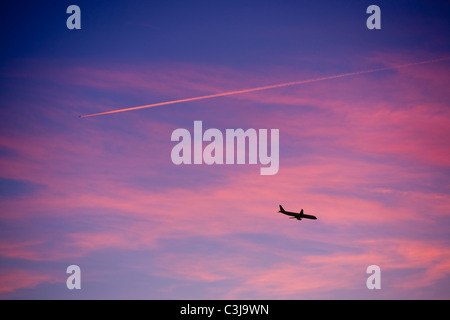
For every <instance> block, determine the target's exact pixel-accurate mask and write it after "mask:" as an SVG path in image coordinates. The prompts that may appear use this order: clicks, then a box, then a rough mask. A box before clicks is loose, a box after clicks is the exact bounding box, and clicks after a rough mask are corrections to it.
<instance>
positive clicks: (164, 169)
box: [0, 0, 450, 299]
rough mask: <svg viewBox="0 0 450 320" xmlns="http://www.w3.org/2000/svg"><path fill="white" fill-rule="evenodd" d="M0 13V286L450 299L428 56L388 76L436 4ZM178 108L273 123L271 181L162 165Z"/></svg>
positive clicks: (21, 291) (449, 40)
mask: <svg viewBox="0 0 450 320" xmlns="http://www.w3.org/2000/svg"><path fill="white" fill-rule="evenodd" d="M71 4H76V5H78V6H79V7H80V8H81V30H68V29H67V27H66V19H67V18H68V17H69V14H67V13H66V9H67V7H68V6H69V5H71ZM371 4H376V5H378V6H379V7H380V8H381V29H380V30H369V29H368V28H367V27H366V19H367V18H368V17H369V15H368V14H367V13H366V9H367V7H368V6H369V5H371ZM0 12H1V13H0V15H1V17H0V28H1V32H0V37H1V43H2V49H1V50H0V298H1V299H450V234H449V230H450V90H449V83H450V60H446V61H440V62H436V63H429V64H422V65H415V66H411V67H407V68H395V66H397V65H402V64H408V63H414V62H420V61H425V60H430V59H436V58H442V57H450V34H449V30H450V20H449V19H448V17H449V16H450V4H449V3H448V1H444V0H443V1H425V0H423V1H416V0H412V1H411V0H409V1H406V0H398V1H380V0H376V1H372V0H371V1H356V0H351V1H331V0H330V1H323V0H320V1H298V0H296V1H256V0H255V1H245V0H240V1H234V0H226V1H147V0H135V1H112V0H109V1H103V0H96V1H80V0H76V1H39V2H37V1H33V2H31V1H30V3H27V2H22V1H14V2H13V1H10V2H8V3H5V4H2V8H1V11H0ZM390 67H393V68H392V69H391V70H386V71H380V72H375V73H369V74H362V75H358V76H352V77H343V78H337V79H330V80H324V81H319V82H314V83H307V84H303V85H298V86H289V87H284V88H275V89H270V90H264V91H257V92H251V93H243V94H239V95H231V96H226V97H217V98H211V99H205V100H198V101H190V102H183V103H178V104H173V105H167V106H161V107H155V108H150V109H142V110H135V111H129V112H123V113H116V114H109V115H101V116H96V117H89V118H80V117H79V116H80V115H85V114H92V113H100V112H105V111H109V110H114V109H121V108H128V107H134V106H141V105H147V104H153V103H158V102H165V101H171V100H178V99H185V98H191V97H197V96H203V95H212V94H216V93H221V92H228V91H235V90H242V89H247V88H254V87H261V86H268V85H273V84H278V83H286V82H291V81H301V80H308V79H315V78H321V77H327V76H332V75H338V74H345V73H351V72H358V71H364V70H371V69H377V68H390ZM197 120H198V121H202V122H203V128H204V130H206V129H209V128H217V129H219V130H221V131H222V132H225V130H226V129H237V128H242V129H244V130H247V129H249V128H254V129H269V130H270V129H279V143H280V156H279V158H280V159H279V160H280V165H279V171H278V173H277V174H275V175H260V168H261V165H260V164H257V165H249V164H245V165H237V164H235V165H206V164H202V165H194V164H192V165H175V164H173V163H172V160H171V151H172V148H173V147H174V146H175V145H176V143H175V142H172V141H171V135H172V132H173V131H174V130H175V129H177V128H185V129H188V130H189V131H191V132H193V128H194V121H197ZM205 145H206V143H204V146H205ZM279 204H281V205H283V207H284V208H285V209H286V210H289V211H296V212H299V211H300V210H301V209H304V211H305V213H307V214H314V215H316V216H317V217H318V220H315V221H312V220H302V221H297V220H290V219H288V217H287V216H284V215H282V214H280V213H277V211H278V205H279ZM73 264H75V265H78V266H79V267H80V268H81V287H82V289H81V290H69V289H67V287H66V279H67V277H68V276H69V275H68V274H66V268H67V267H68V266H69V265H73ZM370 265H378V266H379V267H380V269H381V289H380V290H369V289H368V288H367V287H366V279H367V278H368V276H369V274H367V273H366V268H367V267H368V266H370Z"/></svg>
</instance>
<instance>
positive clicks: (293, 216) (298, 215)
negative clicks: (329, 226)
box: [278, 204, 317, 220]
mask: <svg viewBox="0 0 450 320" xmlns="http://www.w3.org/2000/svg"><path fill="white" fill-rule="evenodd" d="M278 212H281V213H283V214H285V215H288V216H291V217H290V218H289V219H297V220H302V219H312V220H317V217H316V216H313V215H310V214H304V213H303V209H302V211H300V213H296V212H290V211H286V210H284V209H283V207H282V206H281V204H280V211H278Z"/></svg>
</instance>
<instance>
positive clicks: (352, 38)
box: [0, 0, 450, 66]
mask: <svg viewBox="0 0 450 320" xmlns="http://www.w3.org/2000/svg"><path fill="white" fill-rule="evenodd" d="M70 4H77V5H79V6H80V8H81V14H82V30H73V31H71V30H68V29H67V28H66V19H67V17H68V14H66V12H65V11H66V8H67V7H68V6H69V5H70ZM370 4H377V5H379V6H380V7H381V13H382V30H378V31H377V32H374V31H369V30H368V29H367V28H365V21H366V18H367V17H368V15H367V14H366V13H365V10H366V8H367V6H368V5H370ZM449 12H450V6H449V4H448V3H447V2H446V1H431V2H429V1H372V0H371V1H143V0H137V1H81V0H78V1H39V2H38V1H33V2H30V3H28V2H23V1H11V2H8V3H5V4H3V5H2V9H1V21H0V27H1V30H2V31H1V42H2V50H1V53H0V58H1V59H0V60H1V63H2V64H1V65H2V66H5V65H8V64H9V63H10V62H11V61H14V60H15V59H24V58H25V59H27V58H33V59H39V58H42V59H68V60H69V61H73V62H76V61H78V62H80V61H83V63H88V61H91V62H92V63H99V62H101V61H104V62H108V61H111V62H119V63H124V64H134V63H139V62H145V61H152V62H158V61H169V62H170V61H177V62H201V63H213V64H220V65H224V66H226V65H231V66H243V65H259V64H273V65H277V64H288V63H293V64H295V62H296V61H297V59H296V58H297V57H298V58H300V57H302V56H311V55H313V56H315V57H317V58H318V59H319V60H320V58H323V59H326V58H327V57H336V56H337V57H342V59H344V60H345V57H346V56H348V54H350V53H354V52H355V51H357V52H358V53H360V55H361V56H364V55H367V54H369V53H371V52H374V51H382V50H385V49H387V48H391V49H396V48H400V47H401V48H402V50H412V51H420V50H432V51H434V52H442V53H445V52H446V51H447V52H448V49H449V44H448V42H447V41H443V40H442V39H443V37H445V36H446V35H448V30H450V22H449V20H448V16H449V15H448V14H449Z"/></svg>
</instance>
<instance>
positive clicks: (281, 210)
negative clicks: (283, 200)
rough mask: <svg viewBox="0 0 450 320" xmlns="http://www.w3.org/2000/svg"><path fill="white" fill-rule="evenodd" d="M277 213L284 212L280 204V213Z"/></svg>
mask: <svg viewBox="0 0 450 320" xmlns="http://www.w3.org/2000/svg"><path fill="white" fill-rule="evenodd" d="M278 212H284V209H283V207H282V206H281V204H280V211H278Z"/></svg>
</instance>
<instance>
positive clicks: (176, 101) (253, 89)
mask: <svg viewBox="0 0 450 320" xmlns="http://www.w3.org/2000/svg"><path fill="white" fill-rule="evenodd" d="M445 60H450V57H444V58H438V59H432V60H425V61H420V62H412V63H406V64H401V65H396V66H391V67H384V68H378V69H371V70H364V71H357V72H349V73H343V74H338V75H333V76H326V77H320V78H315V79H308V80H300V81H293V82H286V83H280V84H274V85H269V86H264V87H258V88H251V89H244V90H236V91H229V92H222V93H216V94H210V95H206V96H201V97H194V98H186V99H180V100H172V101H166V102H158V103H153V104H147V105H144V106H139V107H131V108H125V109H117V110H111V111H105V112H100V113H93V114H87V115H82V116H80V118H86V117H93V116H100V115H104V114H110V113H119V112H125V111H132V110H139V109H146V108H153V107H159V106H165V105H168V104H174V103H180V102H188V101H196V100H203V99H210V98H216V97H224V96H231V95H234V94H240V93H248V92H255V91H262V90H268V89H274V88H281V87H288V86H295V85H300V84H306V83H312V82H318V81H323V80H331V79H337V78H344V77H351V76H357V75H361V74H367V73H372V72H379V71H386V70H393V69H400V68H406V67H411V66H417V65H420V64H427V63H434V62H440V61H445Z"/></svg>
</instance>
